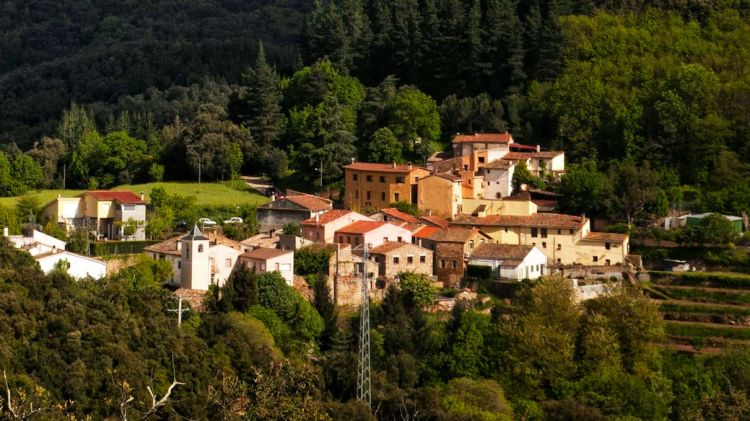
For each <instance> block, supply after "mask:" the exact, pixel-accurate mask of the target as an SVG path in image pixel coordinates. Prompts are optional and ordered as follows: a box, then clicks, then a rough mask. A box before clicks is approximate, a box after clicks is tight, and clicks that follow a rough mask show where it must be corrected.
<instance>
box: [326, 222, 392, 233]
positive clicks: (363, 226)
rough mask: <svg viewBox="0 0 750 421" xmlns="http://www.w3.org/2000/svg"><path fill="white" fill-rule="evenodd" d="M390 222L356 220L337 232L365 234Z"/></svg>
mask: <svg viewBox="0 0 750 421" xmlns="http://www.w3.org/2000/svg"><path fill="white" fill-rule="evenodd" d="M387 223H388V222H383V221H356V222H352V223H351V224H349V225H347V226H345V227H343V228H340V229H339V230H338V231H336V232H337V233H342V234H365V233H368V232H370V231H372V230H374V229H377V228H380V227H382V226H383V225H385V224H387Z"/></svg>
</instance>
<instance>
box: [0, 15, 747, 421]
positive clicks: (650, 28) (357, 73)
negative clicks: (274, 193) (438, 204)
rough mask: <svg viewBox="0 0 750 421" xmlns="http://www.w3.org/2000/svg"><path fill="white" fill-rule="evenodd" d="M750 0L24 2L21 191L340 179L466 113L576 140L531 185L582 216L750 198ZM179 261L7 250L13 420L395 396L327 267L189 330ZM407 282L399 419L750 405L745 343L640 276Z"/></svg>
mask: <svg viewBox="0 0 750 421" xmlns="http://www.w3.org/2000/svg"><path fill="white" fill-rule="evenodd" d="M748 7H749V6H748V4H747V2H745V1H743V0H737V1H722V0H716V1H692V0H679V1H678V0H673V1H671V0H665V1H656V2H638V1H634V2H611V1H598V0H595V1H592V0H576V1H573V0H570V1H565V0H539V1H527V2H526V1H525V2H518V1H512V0H475V1H459V0H440V1H438V0H388V1H386V0H340V1H313V2H304V1H291V0H290V1H270V0H269V1H251V2H247V1H244V2H241V1H221V2H219V1H215V0H205V1H176V0H159V1H151V2H140V1H125V2H123V1H119V2H113V1H96V2H62V3H61V2H50V1H24V2H20V1H5V2H0V11H2V13H0V33H1V34H2V35H0V54H2V62H1V63H0V104H1V105H0V140H1V141H2V142H3V147H2V151H0V194H1V195H4V196H11V195H18V194H20V193H23V192H24V191H27V190H30V189H37V188H47V187H54V188H59V187H62V186H63V185H64V186H66V187H68V188H71V187H79V188H109V187H112V186H115V185H118V184H124V183H135V182H142V181H151V180H161V179H168V180H195V179H197V177H198V176H199V174H200V177H202V179H203V180H229V179H232V178H235V177H236V176H237V175H238V174H253V173H263V174H266V175H268V176H270V177H271V178H273V179H274V180H275V181H276V182H278V183H279V184H280V185H282V186H294V187H298V188H302V189H306V190H309V191H313V190H315V189H317V188H319V187H320V186H319V185H318V183H319V181H318V177H317V175H318V174H319V171H321V169H322V173H323V184H324V187H328V186H330V187H334V190H335V187H337V184H338V183H340V179H341V174H342V172H341V165H342V164H345V163H348V162H351V160H352V159H360V160H370V161H377V162H392V161H401V162H421V161H423V160H424V159H425V158H426V157H427V156H429V155H430V154H431V153H433V152H435V151H438V150H440V149H442V148H444V147H445V146H446V145H447V143H448V141H449V140H450V136H451V134H453V133H456V132H473V131H498V130H509V131H510V132H511V133H512V134H513V136H514V138H515V139H516V140H517V141H519V142H521V143H527V144H537V143H538V144H541V145H542V146H544V147H546V148H556V149H564V150H565V151H566V153H567V158H568V168H569V171H568V174H567V175H566V176H565V177H564V178H563V180H562V182H561V183H559V184H558V183H555V182H552V181H551V180H545V179H537V178H534V177H532V176H531V175H530V174H523V172H521V174H520V176H519V178H522V179H519V180H517V181H518V182H520V181H523V182H525V183H528V184H532V185H537V186H538V187H543V188H547V189H551V190H556V191H559V192H560V193H562V194H563V195H564V197H563V201H562V205H563V207H564V210H566V211H569V212H574V213H580V212H585V213H586V214H587V215H605V216H608V217H610V219H611V220H613V221H619V222H627V223H633V222H635V223H639V224H646V223H648V222H650V221H651V220H652V219H653V218H654V217H655V216H659V215H664V214H665V213H666V212H667V211H668V210H669V209H670V207H672V208H681V209H691V210H694V211H721V212H727V213H740V212H743V211H745V212H747V211H748V210H750V177H748V175H750V174H749V173H750V167H749V166H748V164H749V162H748V158H747V157H748V156H750V114H749V113H748V112H747V110H748V108H749V106H750V70H748V69H750V15H749V14H748V11H749V9H748ZM313 175H314V176H313ZM153 196H154V194H153V192H152V205H153V209H152V211H153V212H154V216H155V218H154V219H153V220H152V224H151V225H150V226H151V227H152V228H150V229H152V230H155V232H156V235H155V236H156V237H159V236H163V235H167V233H170V232H171V229H172V228H173V227H172V226H171V225H172V224H173V223H174V222H175V221H177V220H180V219H182V220H188V219H190V218H194V217H195V215H192V216H190V215H188V213H189V212H188V210H189V208H190V206H189V204H190V198H185V197H180V196H177V195H169V194H167V192H164V191H159V192H157V194H156V200H153V199H154V197H153ZM21 203H23V202H21ZM5 213H13V211H11V210H9V209H0V216H2V215H4V214H5ZM193 213H195V212H193ZM18 214H19V215H22V216H23V215H27V214H28V212H27V209H26V208H19V210H18ZM251 214H252V210H251V209H245V210H243V216H247V215H251ZM16 224H17V221H16ZM698 234H700V233H698ZM696 235H697V234H696ZM698 237H700V236H697V237H696V238H691V239H689V240H688V242H693V243H697V244H701V243H702V242H704V241H703V240H702V237H701V238H698ZM707 242H715V241H707ZM168 270H169V269H168V268H165V267H163V266H162V265H160V264H159V263H158V262H151V261H142V262H140V263H138V264H137V265H136V266H134V267H133V268H130V269H128V270H126V271H124V272H123V273H121V274H120V275H118V276H116V277H114V278H113V279H108V280H104V281H101V282H93V281H82V282H74V281H73V280H72V279H70V278H69V277H67V276H66V275H65V274H63V273H62V271H58V272H54V273H52V274H50V275H47V276H45V275H43V274H42V273H41V272H40V271H39V270H38V268H37V267H36V266H35V264H34V262H33V260H31V259H30V258H29V257H28V256H27V255H26V254H23V253H21V252H18V251H15V250H12V249H10V248H9V247H7V246H2V247H0V296H1V297H2V299H0V336H1V337H2V338H3V341H0V369H3V370H5V372H6V373H7V377H8V387H9V389H10V390H11V402H7V400H8V399H7V395H5V394H3V398H2V399H3V400H2V407H1V409H0V414H1V415H2V417H10V416H11V415H10V412H9V409H10V406H9V404H11V403H12V404H13V405H15V408H26V409H28V408H30V404H31V403H32V402H33V403H34V407H35V408H40V407H41V408H43V409H44V412H43V413H42V414H41V416H42V417H43V418H42V419H44V418H51V419H59V417H62V416H63V415H62V414H75V415H76V416H77V417H78V418H79V419H80V418H82V416H83V415H84V414H89V415H91V417H92V419H103V418H106V417H114V418H118V417H119V418H122V416H123V414H125V415H127V416H128V417H129V418H131V419H134V418H138V417H142V416H144V415H148V414H149V413H150V411H153V412H155V413H156V414H157V417H158V418H161V419H181V417H183V416H186V417H189V418H192V419H204V418H218V419H241V418H248V419H281V418H285V419H329V418H333V419H342V420H344V419H346V420H349V419H370V415H368V414H367V413H366V411H365V410H364V408H363V407H362V406H361V405H359V404H358V403H356V402H354V401H353V397H354V395H355V390H356V387H355V380H356V370H355V369H354V367H355V366H356V343H357V338H356V332H358V326H357V318H356V315H355V314H349V313H343V312H342V313H337V311H336V310H335V309H334V308H333V306H332V304H331V302H330V298H329V295H330V292H329V291H327V289H326V288H324V287H323V283H322V282H318V281H317V278H318V276H317V275H318V272H319V270H317V269H315V268H314V267H313V268H307V269H306V271H307V273H303V274H304V275H307V277H308V279H309V280H310V285H311V288H312V289H313V291H314V295H315V299H314V300H313V302H312V304H309V303H308V302H307V301H305V300H304V299H303V298H302V296H301V295H299V294H298V293H297V292H295V291H294V290H292V289H290V288H288V287H286V286H285V284H284V283H283V281H281V280H279V279H278V277H275V276H273V275H263V276H256V275H254V274H252V273H249V272H246V271H240V272H238V273H237V274H236V275H235V276H233V278H232V280H231V281H230V282H229V283H228V285H227V286H226V287H225V288H224V289H223V290H222V291H213V292H212V294H211V296H210V298H209V299H208V300H207V302H206V303H205V312H203V313H198V312H196V311H191V312H190V313H188V314H186V315H185V318H186V319H185V322H184V324H183V326H182V327H181V328H180V329H177V327H176V316H175V314H174V313H170V312H168V311H167V309H170V308H175V305H176V303H175V300H174V298H173V297H172V296H171V295H170V294H169V293H168V292H166V291H164V290H162V289H161V288H159V286H158V285H159V281H160V280H162V279H165V277H166V276H167V272H168ZM407 279H409V280H408V281H407V282H404V283H403V284H402V288H401V289H400V290H399V289H395V288H394V289H391V290H389V292H388V295H387V296H386V298H385V300H384V301H383V302H382V303H380V304H377V305H374V306H373V308H372V315H373V320H372V326H373V329H372V341H373V408H374V413H375V414H376V416H377V417H378V418H380V419H410V420H416V419H435V420H448V419H467V420H468V419H471V420H478V419H481V420H494V419H498V420H504V419H605V418H610V419H611V418H625V417H637V418H643V419H654V418H656V419H663V418H670V419H696V420H698V419H746V418H748V417H750V397H749V396H748V393H747V391H748V390H750V355H749V354H748V352H747V350H746V349H745V350H741V349H739V350H734V349H731V348H730V349H728V350H726V351H725V352H724V353H722V354H718V355H713V356H686V355H681V354H675V353H672V352H670V351H662V350H660V349H659V348H657V347H655V346H652V344H654V343H656V342H658V341H660V339H661V337H662V335H663V334H664V333H663V330H664V328H663V323H662V321H661V315H660V314H659V312H658V310H657V308H656V307H655V305H654V304H653V303H651V302H650V301H648V300H646V299H645V298H644V297H643V296H642V295H641V294H640V293H639V292H638V291H636V290H632V289H630V288H622V289H618V290H616V291H615V293H613V294H612V295H611V296H607V297H605V298H601V299H597V300H593V301H590V302H587V303H586V305H584V306H579V305H576V304H574V303H573V301H572V298H571V294H572V292H571V290H570V288H568V287H566V286H565V285H563V283H560V282H555V281H554V280H548V281H543V282H540V283H538V284H537V285H535V286H529V287H525V288H523V289H522V290H521V291H520V292H519V293H518V295H517V297H516V298H515V300H514V301H513V306H512V307H509V306H507V305H506V304H504V303H503V302H501V301H497V302H495V301H492V302H491V303H489V304H485V305H483V306H480V307H478V308H475V307H474V306H473V305H466V306H459V307H458V309H457V310H456V311H454V312H453V313H452V314H450V315H439V316H436V315H435V314H432V313H426V312H425V311H424V308H423V306H424V304H425V303H427V302H429V301H430V299H431V294H432V292H431V291H430V290H429V288H425V287H424V286H425V285H424V279H420V278H419V277H407ZM173 380H177V381H178V382H180V383H184V384H179V385H175V387H174V389H173V390H172V394H171V395H170V399H168V402H167V403H166V404H165V405H164V406H162V407H153V405H152V400H151V396H149V392H148V390H149V389H148V387H150V388H151V390H152V391H153V392H154V393H155V394H156V395H158V397H161V396H163V395H164V393H166V390H167V388H168V387H169V386H170V384H171V383H172V381H173ZM131 396H132V397H133V399H132V400H129V398H130V397H131ZM24 403H25V404H24ZM2 411H4V412H2Z"/></svg>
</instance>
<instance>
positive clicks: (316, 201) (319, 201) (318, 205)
mask: <svg viewBox="0 0 750 421" xmlns="http://www.w3.org/2000/svg"><path fill="white" fill-rule="evenodd" d="M282 200H288V201H290V202H292V203H294V204H296V205H299V206H302V207H303V208H305V209H309V210H311V211H322V210H326V209H331V207H332V206H331V201H330V200H328V199H323V198H322V197H318V196H313V195H311V194H300V195H295V196H287V197H285V198H284V199H282Z"/></svg>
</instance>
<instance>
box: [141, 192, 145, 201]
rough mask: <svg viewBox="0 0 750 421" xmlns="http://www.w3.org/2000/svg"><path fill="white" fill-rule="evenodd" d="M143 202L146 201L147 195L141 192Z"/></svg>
mask: <svg viewBox="0 0 750 421" xmlns="http://www.w3.org/2000/svg"><path fill="white" fill-rule="evenodd" d="M141 200H146V195H145V194H144V193H143V192H141Z"/></svg>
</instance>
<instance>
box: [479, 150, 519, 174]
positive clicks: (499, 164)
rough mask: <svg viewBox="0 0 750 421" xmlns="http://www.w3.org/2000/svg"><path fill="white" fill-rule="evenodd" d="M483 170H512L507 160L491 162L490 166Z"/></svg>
mask: <svg viewBox="0 0 750 421" xmlns="http://www.w3.org/2000/svg"><path fill="white" fill-rule="evenodd" d="M509 153H513V152H509ZM506 155H507V154H506ZM483 168H489V169H491V170H497V169H505V170H507V169H508V168H510V161H509V160H507V159H496V160H494V161H492V162H490V163H489V164H487V165H485V166H484V167H483Z"/></svg>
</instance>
